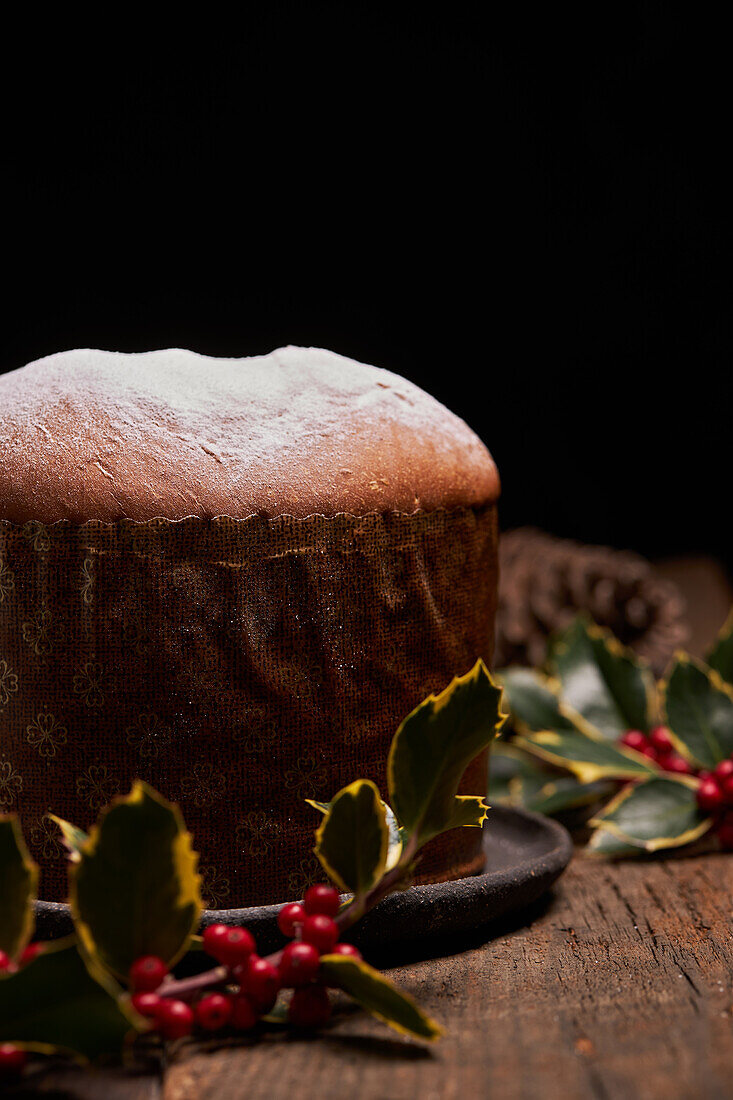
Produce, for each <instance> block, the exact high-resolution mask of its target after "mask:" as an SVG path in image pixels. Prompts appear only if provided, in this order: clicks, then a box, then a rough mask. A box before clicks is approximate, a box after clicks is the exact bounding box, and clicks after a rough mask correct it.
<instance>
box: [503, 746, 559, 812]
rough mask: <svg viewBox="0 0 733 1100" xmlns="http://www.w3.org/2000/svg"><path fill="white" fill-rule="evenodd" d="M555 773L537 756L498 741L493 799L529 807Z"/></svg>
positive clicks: (510, 804)
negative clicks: (529, 802)
mask: <svg viewBox="0 0 733 1100" xmlns="http://www.w3.org/2000/svg"><path fill="white" fill-rule="evenodd" d="M552 775H553V772H552V771H551V770H550V769H549V768H548V767H547V766H546V765H544V764H542V763H540V762H539V760H538V759H537V757H535V756H531V755H530V754H529V753H526V752H523V751H522V750H521V749H518V748H516V746H515V745H514V743H513V742H507V741H497V743H496V744H495V745H494V747H493V748H492V750H491V774H490V775H489V799H490V800H491V802H492V803H493V802H500V803H504V804H506V805H508V806H525V805H526V804H527V802H528V801H529V800H530V799H532V798H534V796H535V795H536V794H537V793H538V792H539V791H541V790H542V788H543V787H544V786H545V784H546V783H548V782H549V780H550V777H551V776H552Z"/></svg>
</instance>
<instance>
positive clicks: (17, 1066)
mask: <svg viewBox="0 0 733 1100" xmlns="http://www.w3.org/2000/svg"><path fill="white" fill-rule="evenodd" d="M27 1061H28V1055H27V1054H26V1052H25V1051H24V1050H21V1049H20V1047H16V1046H14V1045H13V1044H12V1043H0V1077H6V1076H7V1077H17V1076H18V1075H19V1074H20V1073H22V1072H23V1070H24V1069H25V1064H26V1062H27Z"/></svg>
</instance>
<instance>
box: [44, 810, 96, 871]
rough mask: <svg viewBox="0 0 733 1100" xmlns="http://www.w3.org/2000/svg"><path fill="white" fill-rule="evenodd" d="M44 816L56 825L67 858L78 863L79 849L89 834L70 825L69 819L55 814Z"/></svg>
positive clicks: (79, 857)
mask: <svg viewBox="0 0 733 1100" xmlns="http://www.w3.org/2000/svg"><path fill="white" fill-rule="evenodd" d="M46 817H47V818H48V820H49V821H53V823H54V825H57V826H58V828H59V830H60V832H61V839H62V841H63V842H64V847H65V848H66V851H67V853H68V857H69V859H70V860H71V861H72V863H78V862H79V860H80V859H81V855H80V853H81V849H82V848H83V846H84V845H85V844H86V842H87V840H88V839H89V834H88V833H85V832H84V830H83V829H80V828H79V827H78V826H77V825H72V824H71V822H70V821H64V819H63V817H56V814H46Z"/></svg>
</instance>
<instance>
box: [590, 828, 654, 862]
mask: <svg viewBox="0 0 733 1100" xmlns="http://www.w3.org/2000/svg"><path fill="white" fill-rule="evenodd" d="M584 850H585V854H586V855H588V856H598V857H603V858H605V859H623V858H625V857H627V856H628V857H631V858H632V859H638V858H639V857H640V855H641V849H640V848H639V847H638V846H637V845H636V844H629V842H628V840H621V838H620V837H618V836H614V834H613V833H609V832H607V831H606V830H605V829H596V830H595V832H594V833H593V834H592V836H591V838H590V840H589V841H588V843H587V844H586V846H585V849H584Z"/></svg>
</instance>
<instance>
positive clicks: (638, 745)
mask: <svg viewBox="0 0 733 1100" xmlns="http://www.w3.org/2000/svg"><path fill="white" fill-rule="evenodd" d="M621 744H622V745H626V747H627V748H629V749H635V750H636V752H640V753H641V754H642V756H646V757H648V759H649V760H652V761H654V763H655V764H656V765H657V766H658V767H660V768H661V769H662V771H665V772H675V773H676V774H677V775H694V774H695V770H694V768H693V767H692V766H691V764H690V763H689V762H688V761H687V760H685V758H684V756H680V754H679V753H678V752H677V750H676V749H675V747H674V744H673V742H672V738H671V737H670V735H669V730H668V729H667V727H666V726H655V727H654V729H653V730H651V731H650V733H649V735H648V736H647V735H646V734H645V733H642V732H641V730H627V731H626V733H625V734H624V735H623V737H622V738H621Z"/></svg>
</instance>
